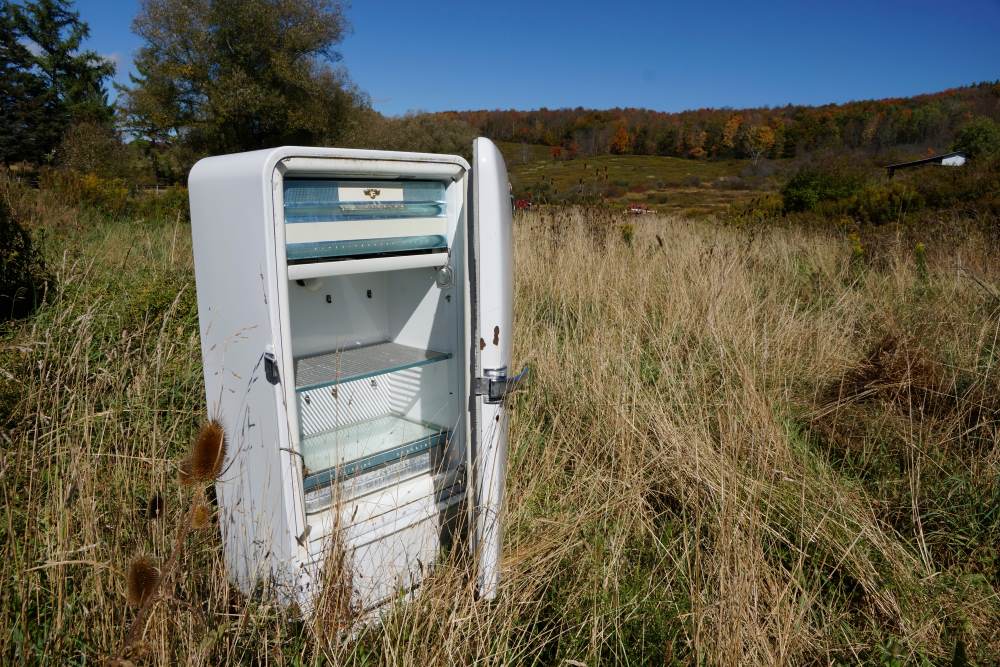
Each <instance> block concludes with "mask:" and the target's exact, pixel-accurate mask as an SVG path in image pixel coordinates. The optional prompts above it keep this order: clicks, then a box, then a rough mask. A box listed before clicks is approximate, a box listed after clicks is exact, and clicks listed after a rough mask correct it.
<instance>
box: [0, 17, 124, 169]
mask: <svg viewBox="0 0 1000 667" xmlns="http://www.w3.org/2000/svg"><path fill="white" fill-rule="evenodd" d="M89 32H90V29H89V28H88V27H87V24H86V23H84V22H83V21H81V20H80V15H79V14H78V13H77V12H74V11H73V10H72V9H71V5H70V3H69V2H68V1H67V0H37V1H35V2H27V3H25V4H24V5H23V6H22V5H15V4H14V3H12V2H9V0H3V3H2V5H0V33H2V35H0V36H2V44H0V73H2V77H3V80H2V82H0V104H2V105H3V106H2V109H3V112H4V118H5V120H6V119H11V122H5V123H4V124H3V126H2V127H0V151H2V153H0V158H2V159H3V161H4V162H13V161H18V160H28V161H33V162H42V161H46V160H48V159H50V157H51V154H52V151H53V150H54V149H55V147H56V146H57V145H58V144H59V142H60V141H61V140H62V137H63V135H64V134H65V133H66V131H67V130H68V129H69V128H70V127H71V126H72V125H73V124H74V123H77V122H82V121H88V122H97V123H110V122H111V121H112V119H113V109H112V107H111V105H110V104H109V103H108V98H107V90H106V88H105V85H104V84H105V80H106V79H108V78H109V77H110V76H111V75H113V74H114V65H113V64H112V63H111V62H110V61H108V60H106V59H104V58H102V57H100V56H99V55H98V54H97V53H95V52H93V51H81V50H80V46H81V44H82V42H83V40H84V39H86V38H87V36H88V34H89ZM29 45H30V48H29Z"/></svg>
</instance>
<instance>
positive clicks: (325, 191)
mask: <svg viewBox="0 0 1000 667" xmlns="http://www.w3.org/2000/svg"><path fill="white" fill-rule="evenodd" d="M284 216H285V243H286V251H287V255H288V262H289V263H291V264H294V263H298V262H314V261H321V260H331V259H339V258H349V257H365V256H373V255H392V254H401V253H415V252H447V248H448V242H447V233H448V221H447V202H446V197H445V184H444V183H442V182H439V181H401V180H396V181H385V180H364V181H360V180H334V179H310V178H289V179H285V181H284Z"/></svg>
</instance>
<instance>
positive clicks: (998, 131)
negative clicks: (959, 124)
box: [955, 116, 1000, 158]
mask: <svg viewBox="0 0 1000 667" xmlns="http://www.w3.org/2000/svg"><path fill="white" fill-rule="evenodd" d="M955 150H957V151H963V152H965V154H966V155H968V156H969V157H970V158H978V157H989V156H993V155H997V154H998V153H1000V125H998V124H997V122H996V121H994V120H993V119H992V118H987V117H985V116H983V117H980V118H976V119H974V120H972V121H970V122H969V123H968V124H967V125H966V126H965V127H963V128H962V129H961V130H959V132H958V135H956V137H955Z"/></svg>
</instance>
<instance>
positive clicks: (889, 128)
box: [435, 81, 1000, 158]
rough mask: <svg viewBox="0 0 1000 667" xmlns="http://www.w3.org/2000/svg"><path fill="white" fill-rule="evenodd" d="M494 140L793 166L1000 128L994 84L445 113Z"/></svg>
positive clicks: (938, 145) (943, 142)
mask: <svg viewBox="0 0 1000 667" xmlns="http://www.w3.org/2000/svg"><path fill="white" fill-rule="evenodd" d="M435 115H437V116H439V117H442V118H448V119H457V120H461V121H463V122H465V123H467V124H468V125H470V126H471V127H472V128H473V130H474V131H475V132H477V133H478V134H481V135H484V136H487V137H490V138H492V139H494V140H498V141H505V142H514V143H527V144H538V145H543V146H549V147H557V148H559V149H560V150H561V151H562V152H563V153H565V154H566V155H567V156H568V157H575V156H594V155H603V154H619V155H624V154H634V155H662V156H672V157H690V158H760V157H770V158H791V157H801V156H802V155H805V154H808V153H810V152H814V151H818V150H859V149H860V150H865V151H871V152H876V153H883V154H886V153H887V154H901V155H906V154H914V153H917V154H919V153H922V152H924V151H925V150H927V149H931V150H944V149H947V148H948V147H950V146H951V143H952V141H953V140H954V137H955V133H956V131H957V130H958V129H959V128H961V127H962V126H963V125H964V124H965V123H967V122H968V121H969V119H971V118H973V117H976V116H986V117H990V118H993V119H994V120H998V119H1000V81H997V82H984V83H979V84H974V85H969V86H965V87H961V88H953V89H950V90H945V91H941V92H937V93H929V94H926V95H917V96H914V97H907V98H888V99H881V100H864V101H857V102H848V103H845V104H827V105H823V106H797V105H787V106H783V107H762V108H753V109H726V108H723V109H698V110H692V111H683V112H679V113H667V112H660V111H653V110H649V109H634V108H619V109H607V110H597V109H583V108H576V109H545V108H543V109H537V110H532V111H519V110H513V109H509V110H492V111H490V110H479V111H450V112H444V113H441V114H435Z"/></svg>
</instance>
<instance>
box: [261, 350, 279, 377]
mask: <svg viewBox="0 0 1000 667" xmlns="http://www.w3.org/2000/svg"><path fill="white" fill-rule="evenodd" d="M264 377H266V378H267V381H268V382H270V383H271V384H278V383H279V382H281V375H280V374H279V373H278V360H277V359H276V358H275V357H274V352H265V353H264Z"/></svg>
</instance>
